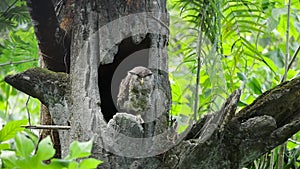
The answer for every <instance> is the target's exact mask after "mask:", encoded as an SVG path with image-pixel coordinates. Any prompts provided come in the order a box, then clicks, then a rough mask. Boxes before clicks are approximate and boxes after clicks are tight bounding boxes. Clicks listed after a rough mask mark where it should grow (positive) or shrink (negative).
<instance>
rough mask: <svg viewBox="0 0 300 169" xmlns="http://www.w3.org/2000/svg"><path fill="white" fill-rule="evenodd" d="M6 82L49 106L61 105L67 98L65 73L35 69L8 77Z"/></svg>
mask: <svg viewBox="0 0 300 169" xmlns="http://www.w3.org/2000/svg"><path fill="white" fill-rule="evenodd" d="M5 81H6V82H7V83H9V84H10V85H12V86H13V87H15V88H16V89H18V90H20V91H22V92H24V93H26V94H28V95H30V96H32V97H35V98H37V99H39V100H40V101H41V102H42V103H43V104H45V105H47V106H49V105H54V104H55V103H60V102H61V100H62V99H63V98H64V97H65V94H66V91H67V83H68V76H67V74H65V73H55V72H52V71H49V70H47V69H43V68H33V69H29V70H27V71H25V72H22V73H19V74H16V75H9V76H6V77H5Z"/></svg>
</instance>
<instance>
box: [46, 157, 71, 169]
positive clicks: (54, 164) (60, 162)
mask: <svg viewBox="0 0 300 169" xmlns="http://www.w3.org/2000/svg"><path fill="white" fill-rule="evenodd" d="M70 163H71V160H65V159H52V160H51V163H50V164H49V167H51V168H67V167H68V166H69V164H70Z"/></svg>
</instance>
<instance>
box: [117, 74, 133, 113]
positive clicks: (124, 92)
mask: <svg viewBox="0 0 300 169" xmlns="http://www.w3.org/2000/svg"><path fill="white" fill-rule="evenodd" d="M129 82H130V75H127V76H126V77H125V78H124V79H123V80H122V81H121V83H120V86H119V93H118V99H117V106H118V107H119V108H121V109H125V107H124V102H125V101H126V100H128V94H129Z"/></svg>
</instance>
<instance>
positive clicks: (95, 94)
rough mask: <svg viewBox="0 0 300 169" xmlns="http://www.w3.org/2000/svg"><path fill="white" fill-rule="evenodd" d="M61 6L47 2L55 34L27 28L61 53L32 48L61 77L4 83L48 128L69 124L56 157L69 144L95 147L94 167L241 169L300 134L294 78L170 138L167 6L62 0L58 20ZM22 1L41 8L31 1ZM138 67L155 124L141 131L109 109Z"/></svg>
mask: <svg viewBox="0 0 300 169" xmlns="http://www.w3.org/2000/svg"><path fill="white" fill-rule="evenodd" d="M47 2H48V3H51V1H47ZM60 2H61V1H59V2H55V1H53V3H54V8H53V9H56V14H55V15H56V16H55V19H56V21H57V22H53V23H52V25H51V26H52V27H53V29H51V30H53V32H52V33H51V32H50V33H49V32H48V33H49V34H50V35H49V34H46V35H47V36H46V35H44V34H45V33H44V34H43V33H41V34H40V36H38V35H39V33H40V32H43V31H45V30H43V29H46V28H41V27H39V26H40V25H39V24H37V25H35V30H36V33H37V38H38V39H39V40H40V41H41V39H42V40H44V41H46V42H47V41H48V40H49V41H48V43H49V44H48V48H51V46H52V47H53V48H55V47H56V46H55V45H53V43H54V44H56V45H58V46H60V47H63V49H62V50H58V51H52V50H48V48H46V49H45V48H41V46H42V45H43V44H40V49H41V50H42V53H43V54H46V55H48V56H51V57H53V58H52V60H53V59H55V58H59V59H60V61H58V62H59V65H60V66H61V67H62V68H63V66H65V67H64V69H62V70H63V71H65V72H66V73H55V72H52V71H56V72H59V71H60V72H61V70H52V71H46V70H44V69H30V70H28V71H26V72H23V73H21V74H17V75H14V76H7V77H6V79H5V80H6V81H7V82H8V83H10V84H11V85H13V86H14V87H16V88H17V89H19V90H21V91H23V92H25V93H27V94H29V95H31V96H33V97H36V98H38V99H40V101H41V102H42V103H43V104H45V105H46V106H47V107H48V109H49V111H50V114H51V117H52V120H53V121H54V123H55V124H56V125H64V126H70V130H60V131H59V140H60V144H61V151H62V156H65V155H66V154H67V153H68V147H69V145H70V143H71V142H72V141H74V140H80V141H87V140H90V139H93V140H94V145H93V152H92V153H93V156H94V157H95V158H98V159H101V160H103V161H104V164H102V165H101V166H99V168H114V169H117V168H122V169H123V168H241V167H243V166H244V165H246V164H247V163H249V162H251V161H253V160H254V159H256V158H257V157H259V156H260V155H262V154H263V153H266V152H267V151H269V150H271V149H272V148H274V147H275V146H277V145H279V144H281V143H283V142H284V141H285V140H287V138H289V137H291V136H292V135H293V134H294V133H296V132H297V131H298V130H299V129H300V123H299V122H300V121H299V120H300V119H299V115H300V112H299V108H300V104H299V102H300V100H299V99H297V98H298V97H299V95H300V80H299V79H295V80H293V81H291V82H287V83H284V84H282V85H280V86H277V87H275V88H274V89H272V90H270V91H268V92H266V93H264V94H263V95H262V96H260V97H259V98H257V100H256V101H254V102H253V104H251V105H249V106H247V107H246V108H244V109H243V110H241V111H239V112H238V113H236V107H237V102H238V100H239V97H240V94H241V91H239V90H238V91H236V92H234V93H233V94H232V95H231V96H230V97H229V98H228V99H227V100H226V102H225V103H224V105H223V107H222V109H221V110H220V111H219V112H217V113H216V114H209V115H206V116H204V117H202V118H201V119H200V121H198V122H197V123H196V124H194V125H191V126H190V127H188V129H187V130H186V131H185V132H183V133H177V131H176V130H177V125H178V124H177V122H176V121H175V122H174V121H172V120H170V118H169V116H168V111H169V109H170V105H171V103H170V98H171V97H170V86H169V83H168V74H167V66H168V65H167V49H166V46H167V41H168V34H169V32H168V31H169V30H168V14H167V11H166V2H165V1H164V0H158V1H156V0H149V1H137V0H127V1H119V0H113V1H76V2H73V1H72V0H68V1H67V2H66V3H65V4H64V5H63V6H62V11H64V12H63V14H59V12H58V9H60V8H58V7H59V6H60V5H61V4H60ZM30 3H32V4H31V5H32V6H36V5H37V6H39V5H42V4H39V2H38V0H28V4H30ZM46 4H47V3H46ZM29 6H30V5H29ZM50 6H51V5H50ZM51 9H52V8H51ZM51 9H50V10H51ZM42 12H43V11H35V10H34V8H32V11H31V16H32V18H33V20H37V21H38V22H40V21H39V18H35V17H34V15H36V14H39V13H42ZM53 14H54V12H52V14H51V13H49V15H50V16H52V17H53ZM58 23H60V24H58ZM53 24H54V25H53ZM56 28H59V29H56ZM60 32H64V33H60ZM56 35H59V38H58V39H61V38H62V39H64V38H68V36H69V35H71V43H70V46H65V45H66V44H67V43H66V42H65V41H64V40H63V41H59V40H57V39H56V40H55V37H57V36H56ZM43 36H46V37H43ZM66 36H67V37H66ZM44 38H46V39H44ZM53 38H54V41H55V42H52V41H53ZM69 50H70V52H68V51H69ZM51 52H52V53H51ZM59 52H63V54H60V53H59ZM70 53H71V54H70ZM50 54H51V55H50ZM65 57H67V58H65ZM68 57H69V58H68ZM52 60H51V61H52ZM67 60H70V61H71V62H70V64H69V63H68V62H65V61H67ZM44 62H46V63H48V62H49V61H47V60H44ZM51 63H52V62H51ZM64 63H66V64H64ZM69 65H70V67H69ZM136 66H145V67H149V68H151V70H152V71H153V74H154V77H155V79H156V80H155V89H157V90H154V91H155V92H153V94H152V99H151V105H152V106H153V108H151V110H150V111H149V112H147V113H148V114H150V115H151V116H153V117H155V118H154V119H155V120H154V121H149V122H145V123H141V122H140V121H139V119H138V117H137V116H134V115H131V114H128V113H124V112H122V111H121V110H119V109H118V106H117V104H116V97H117V93H118V90H119V89H118V88H119V84H120V82H121V80H122V79H123V78H124V77H125V76H126V72H127V71H128V70H130V69H132V68H133V67H136ZM46 68H49V67H47V66H46ZM50 70H51V69H50ZM67 73H68V74H67Z"/></svg>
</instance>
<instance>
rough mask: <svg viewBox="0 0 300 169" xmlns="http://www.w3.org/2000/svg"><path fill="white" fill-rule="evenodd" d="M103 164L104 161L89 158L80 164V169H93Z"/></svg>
mask: <svg viewBox="0 0 300 169" xmlns="http://www.w3.org/2000/svg"><path fill="white" fill-rule="evenodd" d="M101 163H103V161H101V160H97V159H94V158H87V159H83V160H82V161H81V162H80V164H79V168H80V169H92V168H96V167H97V166H98V165H99V164H101Z"/></svg>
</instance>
